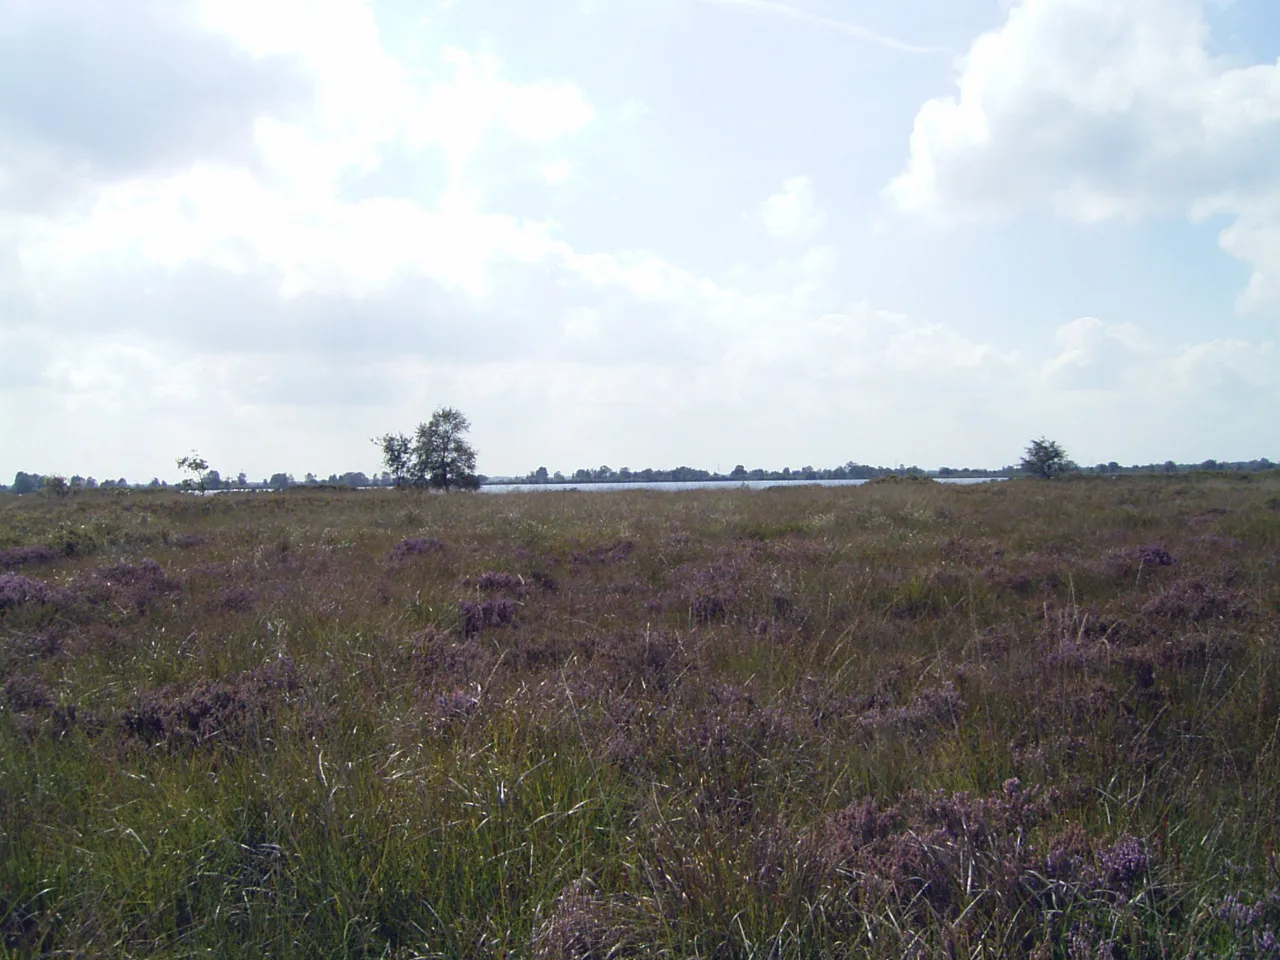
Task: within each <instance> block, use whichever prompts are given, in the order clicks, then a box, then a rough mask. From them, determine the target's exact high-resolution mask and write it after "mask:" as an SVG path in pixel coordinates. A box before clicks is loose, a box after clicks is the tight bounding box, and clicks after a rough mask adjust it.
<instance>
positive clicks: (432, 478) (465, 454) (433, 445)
mask: <svg viewBox="0 0 1280 960" xmlns="http://www.w3.org/2000/svg"><path fill="white" fill-rule="evenodd" d="M470 429H471V421H470V420H468V419H467V418H466V416H464V415H463V413H462V411H460V410H456V409H454V408H453V407H440V408H439V409H438V410H436V412H435V413H433V414H432V415H431V419H430V420H429V421H428V422H426V423H420V424H418V429H417V430H416V431H415V432H414V435H413V438H412V439H410V438H409V437H406V436H405V435H404V434H402V433H388V434H385V435H384V436H381V437H375V438H374V441H373V442H374V443H376V444H378V446H380V447H381V448H382V462H383V463H384V464H386V467H387V472H388V473H389V474H390V475H391V478H392V482H393V483H394V484H395V485H396V486H397V487H403V486H405V485H406V484H410V485H412V486H415V487H432V488H433V489H436V490H452V489H454V488H455V487H456V488H458V489H462V490H475V489H476V488H478V487H479V486H480V477H479V476H478V475H477V474H476V452H475V449H474V448H473V447H472V446H471V444H470V443H468V442H467V439H466V437H467V433H468V431H470Z"/></svg>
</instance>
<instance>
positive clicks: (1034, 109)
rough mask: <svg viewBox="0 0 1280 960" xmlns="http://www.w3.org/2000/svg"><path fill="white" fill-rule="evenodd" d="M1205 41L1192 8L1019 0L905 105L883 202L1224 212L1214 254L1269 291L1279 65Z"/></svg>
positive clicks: (1101, 215) (1130, 0)
mask: <svg viewBox="0 0 1280 960" xmlns="http://www.w3.org/2000/svg"><path fill="white" fill-rule="evenodd" d="M1209 42H1210V34H1209V27H1208V25H1207V21H1206V19H1205V16H1204V11H1203V7H1202V4H1201V2H1199V0H1126V2H1124V3H1116V2H1113V0H1018V2H1016V3H1014V4H1013V5H1012V7H1011V8H1010V10H1009V13H1008V18H1007V20H1006V21H1005V23H1004V24H1003V25H1002V26H1001V27H999V28H998V29H996V30H993V31H991V32H989V33H986V34H984V35H982V36H981V37H979V38H978V39H977V40H976V41H975V42H974V43H973V46H972V47H971V48H970V50H969V52H968V54H967V55H966V56H965V57H964V58H963V60H962V61H961V64H960V74H959V77H958V80H957V88H958V89H957V91H956V92H955V94H953V95H951V96H947V97H940V98H937V99H934V100H930V101H928V102H927V103H925V104H924V105H923V106H922V107H921V108H920V111H919V113H918V114H917V116H916V119H915V127H914V130H913V132H912V135H911V155H910V159H909V161H908V164H907V167H906V169H905V170H904V171H903V172H902V173H901V174H899V175H898V176H897V177H896V178H895V179H894V180H893V181H892V182H891V183H890V184H889V186H888V188H887V190H886V193H887V196H888V197H889V198H890V199H891V200H892V201H893V202H894V203H895V204H896V205H897V206H898V207H899V208H900V209H902V210H904V211H909V212H916V213H922V214H929V215H934V216H939V217H942V218H944V219H956V218H967V217H974V216H989V215H996V214H1005V213H1011V212H1016V211H1019V210H1025V209H1029V208H1042V209H1049V210H1051V211H1052V212H1054V213H1057V214H1059V215H1061V216H1064V217H1068V218H1071V219H1075V220H1079V221H1083V222H1097V221H1102V220H1108V219H1113V218H1124V219H1136V218H1139V217H1144V216H1149V215H1154V214H1167V213H1180V214H1183V215H1192V216H1203V215H1206V214H1207V213H1210V212H1213V213H1224V214H1227V215H1230V216H1235V217H1238V218H1240V219H1239V221H1238V223H1237V225H1236V226H1235V227H1233V228H1232V229H1229V230H1228V231H1227V232H1226V233H1224V234H1223V237H1222V244H1223V247H1224V249H1226V250H1227V251H1228V252H1229V253H1231V254H1232V255H1234V256H1238V257H1241V258H1243V259H1245V260H1246V261H1247V262H1249V263H1251V264H1252V265H1253V266H1254V269H1255V271H1256V275H1255V277H1254V281H1253V283H1252V284H1251V286H1250V289H1249V293H1248V296H1247V298H1246V301H1247V302H1249V303H1252V302H1256V301H1258V300H1260V299H1262V298H1264V297H1269V296H1275V295H1276V294H1277V292H1278V289H1277V285H1278V284H1280V279H1278V278H1280V251H1278V250H1277V249H1276V242H1275V240H1274V238H1273V237H1272V236H1271V232H1272V231H1273V230H1274V229H1275V227H1276V225H1277V224H1280V218H1278V217H1277V216H1276V214H1277V211H1280V167H1278V166H1277V165H1276V163H1275V157H1276V156H1277V150H1280V63H1275V64H1256V65H1252V66H1240V65H1237V64H1235V63H1233V62H1231V61H1229V60H1227V59H1225V58H1222V57H1218V56H1215V55H1213V54H1212V53H1211V51H1210V47H1209ZM1260 209H1266V210H1267V211H1268V213H1267V214H1266V215H1265V216H1264V217H1263V219H1262V222H1261V223H1259V222H1258V218H1259V213H1258V211H1259V210H1260Z"/></svg>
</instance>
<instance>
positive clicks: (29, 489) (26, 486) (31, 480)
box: [13, 470, 43, 493]
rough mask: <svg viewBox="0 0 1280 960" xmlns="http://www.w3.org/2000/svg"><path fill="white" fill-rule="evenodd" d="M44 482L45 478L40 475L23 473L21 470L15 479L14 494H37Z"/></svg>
mask: <svg viewBox="0 0 1280 960" xmlns="http://www.w3.org/2000/svg"><path fill="white" fill-rule="evenodd" d="M42 482H43V478H42V477H41V476H40V475H39V474H38V473H23V472H22V471H21V470H19V471H18V472H17V474H16V475H15V476H14V478H13V492H14V493H35V492H36V491H37V490H39V489H40V484H41V483H42Z"/></svg>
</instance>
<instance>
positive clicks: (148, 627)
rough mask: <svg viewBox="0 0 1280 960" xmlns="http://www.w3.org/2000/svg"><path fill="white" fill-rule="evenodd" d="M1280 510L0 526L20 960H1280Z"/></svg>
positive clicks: (1150, 502)
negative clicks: (196, 959) (61, 959)
mask: <svg viewBox="0 0 1280 960" xmlns="http://www.w3.org/2000/svg"><path fill="white" fill-rule="evenodd" d="M1278 505H1280V479H1277V478H1273V477H1271V476H1269V475H1266V474H1257V475H1250V476H1241V477H1232V476H1223V475H1217V476H1198V477H1185V476H1175V477H1123V478H1118V479H1113V478H1084V479H1078V480H1077V479H1073V480H1067V481H1053V482H1038V481H1031V480H1019V481H1014V482H1009V483H1002V484H994V485H990V486H979V487H950V486H944V485H940V484H933V483H928V482H918V483H879V484H874V485H868V486H866V487H858V488H839V489H819V488H805V487H797V488H789V489H775V490H764V491H745V490H729V489H725V490H704V491H691V492H687V493H659V492H651V491H635V492H619V493H590V494H588V493H578V494H573V493H529V494H512V495H502V496H476V495H467V494H448V495H445V494H437V493H427V492H423V491H416V490H414V491H390V490H378V491H348V492H339V491H322V490H315V491H312V490H305V491H296V492H290V493H288V494H275V495H267V494H247V495H237V494H228V495H223V496H220V497H216V498H199V497H188V496H181V495H177V494H174V493H170V492H163V491H161V492H141V491H135V492H131V493H127V494H121V493H120V492H119V491H116V492H96V491H95V492H86V493H83V494H78V495H75V496H71V497H68V498H66V499H64V500H55V499H37V498H31V497H27V498H22V499H21V500H19V499H17V498H8V499H0V558H3V563H0V567H3V570H2V571H0V956H53V955H75V956H97V955H111V956H121V957H127V956H160V957H186V956H194V955H197V954H198V955H205V956H207V955H213V956H228V957H263V956H274V957H285V956H298V957H318V956H319V957H327V956H334V957H337V956H342V957H357V956H369V957H396V958H410V957H537V958H566V957H580V958H604V957H640V956H654V955H660V956H667V957H672V958H685V957H689V958H692V957H725V958H736V957H743V958H747V957H760V958H765V957H770V958H774V957H776V958H783V957H818V956H823V957H826V956H831V957H867V958H880V957H885V958H888V957H935V956H936V957H944V956H945V957H991V958H997V957H1028V956H1032V957H1041V958H1064V960H1066V958H1070V960H1082V958H1147V957H1150V958H1156V957H1175V958H1179V960H1182V958H1187V957H1204V958H1209V957H1224V958H1226V957H1234V958H1264V957H1273V958H1274V957H1280V948H1278V947H1277V937H1278V936H1280V862H1277V859H1276V845H1277V841H1278V840H1280V837H1278V836H1277V834H1278V833H1280V820H1278V819H1277V817H1276V815H1275V811H1276V809H1278V808H1280V756H1278V755H1277V753H1278V751H1277V736H1278V735H1280V700H1278V699H1277V690H1276V681H1277V676H1280V651H1278V650H1277V639H1278V631H1277V626H1278V625H1280V566H1278V563H1280V559H1278V558H1280V509H1277V506H1278Z"/></svg>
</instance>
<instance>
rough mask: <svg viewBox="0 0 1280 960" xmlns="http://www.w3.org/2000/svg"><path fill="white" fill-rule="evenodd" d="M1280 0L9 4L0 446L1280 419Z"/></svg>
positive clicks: (594, 462) (5, 468) (1176, 446)
mask: <svg viewBox="0 0 1280 960" xmlns="http://www.w3.org/2000/svg"><path fill="white" fill-rule="evenodd" d="M1278 321H1280V17H1277V16H1275V13H1274V0H1125V2H1123V3H1117V2H1115V0H892V2H889V0H876V2H873V0H539V2H538V3H536V4H534V3H529V2H527V0H431V2H423V0H371V2H370V0H0V477H6V478H7V477H9V476H12V475H13V473H14V472H16V471H18V470H23V471H27V472H38V473H61V474H65V475H71V474H76V473H78V474H82V475H95V476H97V477H99V478H107V477H118V476H124V477H126V478H127V479H129V480H132V481H146V480H149V479H150V478H151V477H153V476H158V477H160V478H162V479H168V480H173V479H177V477H178V470H177V468H176V465H175V460H176V458H178V457H180V456H182V455H184V454H186V453H188V452H190V451H191V450H196V451H198V452H199V453H200V454H201V455H203V456H204V457H205V458H206V459H207V460H208V461H209V462H210V464H211V466H213V467H214V468H216V469H218V470H220V471H221V472H222V473H223V474H224V475H234V474H236V473H239V472H240V471H244V472H246V473H247V474H248V475H249V477H250V478H252V479H260V478H263V477H266V476H269V475H270V474H272V473H276V472H289V473H293V474H295V475H297V476H301V475H302V474H303V473H306V472H313V473H316V474H318V475H320V476H327V475H329V474H330V473H333V472H337V473H342V472H344V471H348V470H363V471H366V472H372V471H374V470H377V469H380V464H379V460H378V457H379V453H378V450H377V449H376V448H375V446H374V445H373V444H372V443H371V442H370V439H371V438H372V437H374V436H377V435H380V434H383V433H386V432H388V431H395V432H401V431H403V432H411V431H412V430H413V429H414V428H415V426H416V425H417V424H418V423H420V422H422V421H425V420H427V419H428V418H429V417H430V415H431V413H432V411H433V410H434V409H436V408H437V407H440V406H446V405H448V406H454V407H457V408H459V409H461V410H462V411H463V412H464V413H465V414H466V415H467V416H468V417H469V418H470V420H471V422H472V427H473V429H472V434H471V439H472V441H473V443H474V446H475V447H476V449H477V450H478V452H479V469H480V470H481V471H482V472H483V473H486V474H489V475H512V474H523V473H527V472H529V471H531V470H533V469H535V468H536V467H538V466H546V467H548V468H549V469H550V470H552V471H555V470H563V471H565V472H570V471H572V470H574V469H577V468H579V467H597V466H601V465H608V466H611V467H613V468H614V469H618V468H621V467H623V466H627V467H631V468H632V469H641V468H643V467H649V466H652V467H673V466H676V465H680V464H687V465H690V466H696V467H701V468H705V469H719V470H723V471H726V472H727V471H728V470H730V469H732V468H733V466H735V465H736V464H739V463H741V464H744V465H746V466H747V467H748V468H755V467H767V468H772V469H781V468H782V467H784V466H790V467H792V468H798V467H801V466H805V465H813V466H818V467H824V466H835V465H838V464H841V463H844V462H846V461H849V460H854V461H857V462H860V463H873V464H885V465H894V464H899V463H903V464H918V465H919V466H922V467H937V466H944V465H946V466H954V467H960V466H1002V465H1004V464H1008V463H1013V462H1016V461H1017V459H1018V458H1019V457H1020V455H1021V453H1022V451H1023V449H1024V448H1025V446H1026V445H1027V443H1028V441H1029V440H1030V439H1032V438H1035V437H1040V436H1046V437H1049V438H1051V439H1054V440H1057V441H1058V442H1059V443H1061V444H1062V445H1063V446H1064V447H1065V449H1066V450H1067V452H1068V454H1070V455H1071V456H1072V458H1073V459H1075V460H1076V461H1078V462H1080V463H1085V464H1092V463H1096V462H1104V461H1110V460H1116V461H1119V462H1121V463H1124V464H1129V463H1147V462H1153V461H1158V462H1163V461H1164V460H1166V459H1173V460H1177V461H1180V462H1200V461H1202V460H1205V459H1208V458H1214V459H1219V460H1236V459H1252V458H1256V457H1263V456H1267V457H1270V458H1272V459H1277V460H1280V418H1277V416H1276V412H1277V410H1280V403H1278V401H1280V358H1278V357H1277V350H1276V345H1275V341H1276V331H1277V324H1278Z"/></svg>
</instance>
